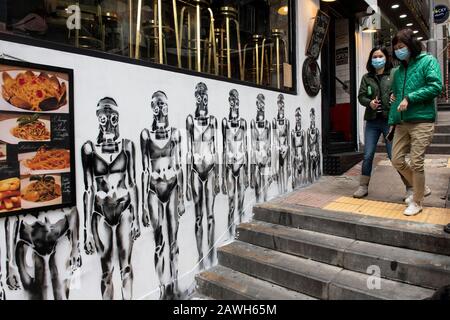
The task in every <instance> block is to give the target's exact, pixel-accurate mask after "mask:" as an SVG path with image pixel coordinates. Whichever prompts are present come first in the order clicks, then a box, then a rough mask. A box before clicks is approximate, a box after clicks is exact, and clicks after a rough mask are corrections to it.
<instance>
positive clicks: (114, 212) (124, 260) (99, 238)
mask: <svg viewBox="0 0 450 320" xmlns="http://www.w3.org/2000/svg"><path fill="white" fill-rule="evenodd" d="M96 114H97V117H98V121H99V131H100V132H99V134H98V137H97V141H96V142H92V141H87V142H86V143H85V144H84V145H83V147H82V150H81V157H82V163H83V171H84V187H85V191H84V216H85V221H84V230H85V231H84V235H85V240H84V241H85V244H84V249H85V251H86V253H87V254H93V253H94V252H95V251H97V252H98V253H99V254H100V259H101V268H102V278H101V292H102V297H103V299H113V298H114V287H113V282H112V278H113V271H114V260H113V259H114V253H115V251H116V250H117V252H118V256H119V266H120V276H121V280H122V298H123V299H131V298H132V294H133V268H132V265H131V253H132V249H133V243H134V241H135V240H136V239H137V238H138V237H139V236H140V225H139V218H138V190H137V186H136V173H135V147H134V143H133V142H132V141H130V140H127V139H120V134H119V111H118V106H117V103H116V101H114V99H112V98H103V99H101V100H100V101H99V103H98V105H97V111H96Z"/></svg>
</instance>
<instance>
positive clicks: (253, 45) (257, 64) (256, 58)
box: [244, 34, 266, 84]
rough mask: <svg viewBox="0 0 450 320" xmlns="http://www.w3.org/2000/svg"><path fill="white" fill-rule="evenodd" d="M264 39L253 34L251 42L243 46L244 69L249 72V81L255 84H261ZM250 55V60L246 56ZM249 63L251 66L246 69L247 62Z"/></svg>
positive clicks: (264, 52)
mask: <svg viewBox="0 0 450 320" xmlns="http://www.w3.org/2000/svg"><path fill="white" fill-rule="evenodd" d="M265 43H266V39H265V38H264V37H263V36H262V35H260V34H254V35H253V36H252V39H251V42H250V43H247V44H246V45H245V46H244V52H245V54H244V67H245V70H248V71H249V74H250V79H249V80H250V81H254V82H255V83H256V84H261V82H262V79H263V75H264V59H265V56H266V50H265ZM248 54H251V55H252V58H251V59H247V55H248ZM249 60H250V61H251V66H250V67H247V63H248V61H249Z"/></svg>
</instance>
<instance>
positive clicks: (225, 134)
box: [0, 1, 321, 300]
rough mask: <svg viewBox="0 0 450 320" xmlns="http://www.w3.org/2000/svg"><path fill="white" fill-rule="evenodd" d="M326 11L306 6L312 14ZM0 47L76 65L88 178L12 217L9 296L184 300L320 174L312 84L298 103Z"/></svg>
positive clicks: (2, 235)
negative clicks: (239, 240)
mask: <svg viewBox="0 0 450 320" xmlns="http://www.w3.org/2000/svg"><path fill="white" fill-rule="evenodd" d="M317 5H318V1H307V2H304V3H303V2H302V5H301V6H300V7H299V8H298V10H299V12H300V13H299V15H300V17H299V19H304V20H305V21H306V20H308V19H310V18H311V17H313V16H314V14H315V13H316V12H317ZM302 28H305V26H304V25H301V26H299V30H298V31H299V32H298V34H299V35H300V37H299V39H298V42H299V44H298V45H299V46H300V47H301V48H303V47H305V45H306V43H307V40H308V39H306V38H304V36H303V35H307V34H309V32H308V30H303V29H302ZM0 52H5V53H8V54H9V55H11V56H16V57H19V58H21V59H23V60H26V61H29V62H34V63H40V64H47V65H55V66H60V67H66V68H71V69H74V93H75V96H74V114H75V150H76V154H75V156H76V183H77V188H76V196H77V207H76V208H67V209H64V210H57V211H49V212H42V213H40V214H39V215H37V216H32V215H21V216H19V217H10V218H0V239H1V240H0V298H6V299H9V300H12V299H180V298H184V297H186V296H187V295H188V294H189V293H191V292H192V291H193V290H194V288H195V278H194V277H195V275H196V274H197V273H198V272H200V271H201V270H204V269H205V268H209V267H210V266H212V265H215V264H216V263H217V257H216V249H217V247H219V246H222V245H224V244H226V243H227V242H229V241H231V240H232V239H233V237H234V232H235V231H234V230H235V227H236V224H237V223H239V222H240V221H249V220H250V219H251V217H252V207H253V206H254V205H255V204H256V203H257V202H263V201H268V200H271V199H273V198H275V197H277V196H279V195H280V194H283V193H285V192H290V191H292V189H293V188H301V187H304V186H305V185H307V184H309V183H311V182H313V181H315V180H316V179H318V178H319V177H320V174H321V170H320V169H321V166H320V164H321V148H320V144H321V142H320V131H319V129H318V128H317V126H318V124H320V123H321V122H320V121H321V120H320V104H321V100H320V97H316V98H311V97H308V96H307V94H306V93H305V92H304V91H303V88H302V86H301V83H300V84H299V85H298V88H299V95H288V94H286V95H284V94H279V93H277V92H273V91H268V90H260V89H256V88H251V87H247V86H242V85H234V84H232V83H226V82H221V81H217V80H210V79H203V78H201V77H194V76H188V75H184V74H179V73H171V72H168V71H163V70H158V69H152V68H147V67H143V66H138V65H131V64H126V63H120V62H113V61H109V60H104V59H98V58H93V57H88V56H81V55H75V54H70V53H63V52H56V51H53V50H49V49H44V48H38V47H29V46H25V45H22V44H17V43H9V42H5V41H0ZM301 63H302V61H299V62H298V65H301ZM106 71H107V72H106ZM299 72H300V71H299ZM298 79H301V77H298ZM308 116H309V117H308ZM219 121H220V122H219ZM291 124H292V125H291ZM119 129H120V130H119Z"/></svg>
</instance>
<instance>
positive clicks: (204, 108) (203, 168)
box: [186, 82, 220, 269]
mask: <svg viewBox="0 0 450 320" xmlns="http://www.w3.org/2000/svg"><path fill="white" fill-rule="evenodd" d="M195 99H196V106H197V108H196V110H195V115H194V116H192V115H189V116H188V117H187V119H186V131H187V147H188V148H187V159H186V163H187V170H186V174H187V183H186V185H187V188H186V198H187V200H188V201H191V200H194V204H195V237H196V240H197V250H198V257H199V263H200V269H203V268H204V259H206V260H207V262H208V263H209V264H212V263H213V260H214V259H215V250H214V241H215V233H214V231H215V218H214V203H215V199H216V196H217V194H219V192H220V179H219V153H218V148H217V143H218V142H217V139H218V134H217V127H218V126H217V119H216V118H215V117H214V116H212V115H209V114H208V88H207V86H206V84H204V83H202V82H200V83H198V84H197V85H196V87H195ZM203 208H205V210H206V212H205V210H204V209H203ZM205 217H206V219H207V225H208V229H207V230H206V231H207V243H208V252H209V254H208V256H207V257H204V256H203V218H205Z"/></svg>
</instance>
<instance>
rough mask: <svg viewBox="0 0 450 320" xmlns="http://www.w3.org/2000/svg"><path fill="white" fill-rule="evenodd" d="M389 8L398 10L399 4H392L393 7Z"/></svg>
mask: <svg viewBox="0 0 450 320" xmlns="http://www.w3.org/2000/svg"><path fill="white" fill-rule="evenodd" d="M391 8H392V9H398V8H400V5H399V4H394V5H392V7H391Z"/></svg>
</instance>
